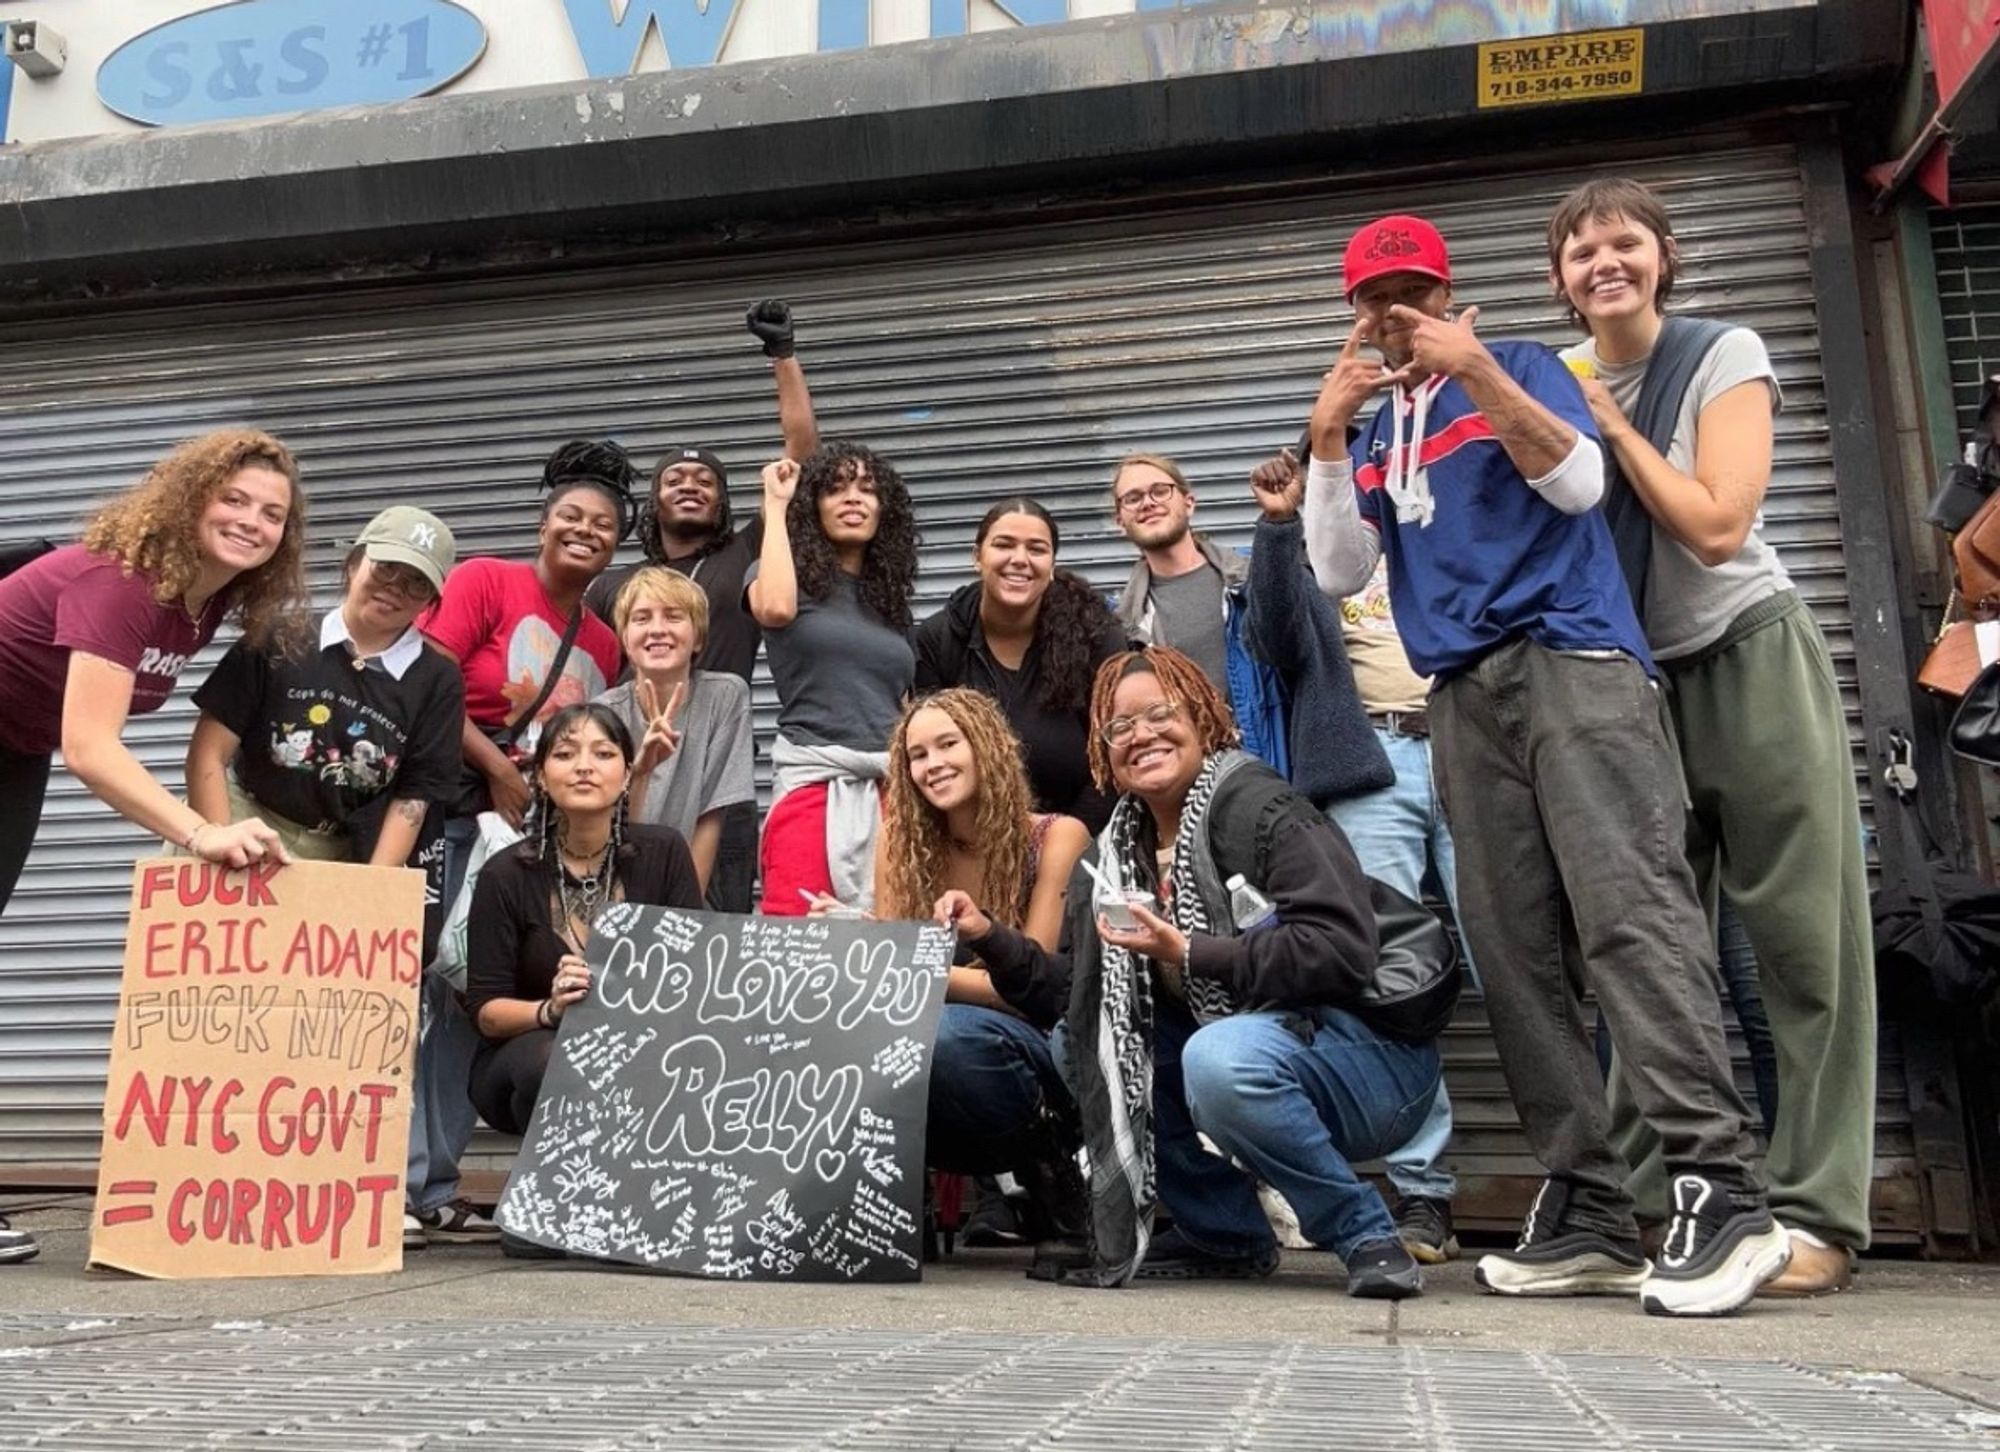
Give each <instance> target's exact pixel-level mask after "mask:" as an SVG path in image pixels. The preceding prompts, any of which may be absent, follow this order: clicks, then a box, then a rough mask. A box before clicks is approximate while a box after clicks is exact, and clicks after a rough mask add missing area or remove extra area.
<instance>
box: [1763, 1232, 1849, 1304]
mask: <svg viewBox="0 0 2000 1452" xmlns="http://www.w3.org/2000/svg"><path fill="white" fill-rule="evenodd" d="M1783 1228H1784V1232H1785V1238H1786V1239H1788V1240H1790V1241H1791V1243H1792V1260H1791V1264H1789V1265H1787V1266H1786V1267H1785V1273H1784V1274H1783V1275H1780V1276H1776V1277H1773V1278H1772V1279H1771V1280H1768V1281H1766V1282H1764V1284H1763V1285H1761V1286H1759V1287H1758V1288H1757V1294H1758V1295H1760V1296H1830V1295H1832V1294H1834V1293H1835V1292H1836V1291H1844V1290H1847V1289H1848V1288H1849V1287H1851V1286H1852V1285H1853V1284H1854V1252H1853V1251H1851V1250H1849V1249H1848V1248H1847V1247H1846V1246H1844V1245H1835V1244H1833V1243H1832V1242H1830V1241H1826V1240H1822V1239H1821V1238H1820V1237H1819V1236H1817V1235H1814V1234H1813V1233H1812V1232H1811V1231H1810V1230H1803V1229H1801V1228H1800V1227H1798V1226H1796V1225H1786V1226H1784V1227H1783Z"/></svg>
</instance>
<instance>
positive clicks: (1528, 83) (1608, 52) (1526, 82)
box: [1479, 26, 1646, 110]
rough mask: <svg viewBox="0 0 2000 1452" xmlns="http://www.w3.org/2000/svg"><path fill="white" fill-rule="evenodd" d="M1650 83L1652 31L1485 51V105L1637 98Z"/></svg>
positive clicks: (1557, 38)
mask: <svg viewBox="0 0 2000 1452" xmlns="http://www.w3.org/2000/svg"><path fill="white" fill-rule="evenodd" d="M1645 81H1646V32H1645V31H1643V30H1640V29H1639V28H1637V27H1636V26H1635V27H1633V28H1632V29H1630V30H1584V31H1578V32H1576V33H1575V34H1573V35H1548V36H1542V37H1540V38H1539V39H1535V40H1497V41H1492V42H1489V43H1488V44H1485V45H1482V46H1480V47H1479V105H1480V108H1481V109H1482V110H1484V109H1486V108H1487V107H1490V106H1537V105H1542V104H1545V103H1547V102H1551V101H1594V100H1597V99H1599V98H1602V97H1606V96H1636V95H1638V94H1639V92H1640V90H1641V88H1643V86H1644V85H1645Z"/></svg>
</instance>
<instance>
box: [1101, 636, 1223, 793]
mask: <svg viewBox="0 0 2000 1452" xmlns="http://www.w3.org/2000/svg"><path fill="white" fill-rule="evenodd" d="M1142 673H1143V674H1145V675H1150V676H1154V677H1157V678H1158V680H1159V682H1160V689H1161V690H1162V691H1164V692H1165V693H1166V695H1167V697H1168V699H1170V700H1172V701H1174V702H1176V703H1178V704H1179V706H1180V708H1181V719H1182V720H1184V721H1186V722H1187V724H1188V728H1189V729H1190V730H1191V731H1193V732H1194V736H1195V740H1197V741H1199V742H1200V743H1201V754H1202V755H1203V756H1213V755H1214V754H1215V753H1216V752H1218V751H1223V750H1226V749H1227V748H1229V747H1231V746H1241V745H1242V744H1243V733H1242V732H1240V731H1238V730H1237V729H1236V717H1235V716H1234V714H1232V713H1231V711H1230V709H1229V702H1227V701H1226V700H1224V699H1223V698H1222V693H1221V692H1220V691H1218V690H1216V688H1215V685H1214V683H1213V682H1211V681H1210V680H1209V678H1208V674H1207V672H1205V671H1204V670H1202V668H1201V667H1200V666H1198V665H1196V664H1195V663H1194V662H1193V661H1191V660H1189V659H1188V658H1187V657H1186V656H1184V655H1182V654H1181V653H1180V652H1179V651H1177V650H1175V649H1173V648H1172V647H1171V646H1165V645H1149V646H1147V647H1146V648H1145V649H1144V650H1128V651H1124V652H1122V653H1120V654H1118V655H1114V656H1112V657H1111V659H1109V660H1107V661H1106V662H1105V663H1104V664H1103V665H1101V666H1099V667H1098V668H1097V680H1096V682H1095V683H1094V684H1093V685H1092V686H1091V690H1090V779H1091V780H1092V781H1093V782H1095V783H1096V784H1097V789H1098V790H1099V791H1101V792H1104V791H1111V790H1113V786H1114V784H1113V782H1112V780H1111V747H1110V745H1109V744H1108V743H1106V741H1105V739H1104V727H1105V725H1106V724H1107V723H1108V722H1109V721H1110V720H1111V718H1112V717H1113V716H1115V715H1117V714H1118V713H1117V711H1116V709H1115V708H1114V707H1113V706H1112V704H1111V698H1112V697H1113V696H1114V695H1116V694H1117V692H1118V683H1119V682H1120V681H1122V680H1124V679H1125V677H1127V676H1136V675H1140V674H1142Z"/></svg>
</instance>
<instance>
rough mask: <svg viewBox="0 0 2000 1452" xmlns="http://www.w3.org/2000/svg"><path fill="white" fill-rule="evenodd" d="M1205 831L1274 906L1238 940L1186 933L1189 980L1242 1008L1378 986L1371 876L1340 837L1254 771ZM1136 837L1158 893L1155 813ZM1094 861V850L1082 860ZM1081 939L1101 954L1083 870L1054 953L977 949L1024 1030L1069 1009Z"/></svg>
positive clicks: (1302, 801) (1020, 945)
mask: <svg viewBox="0 0 2000 1452" xmlns="http://www.w3.org/2000/svg"><path fill="white" fill-rule="evenodd" d="M1208 831H1209V841H1210V844H1211V846H1212V848H1213V850H1214V852H1215V861H1216V870H1217V871H1218V872H1219V873H1220V874H1222V875H1223V876H1224V877H1227V876H1228V875H1229V874H1231V873H1236V872H1241V873H1242V874H1243V875H1244V877H1245V878H1247V879H1248V880H1249V881H1250V884H1251V885H1252V886H1253V887H1256V888H1257V889H1258V890H1259V891H1261V892H1262V893H1263V894H1264V896H1265V897H1266V898H1268V899H1269V900H1270V902H1271V904H1272V906H1273V907H1275V908H1276V909H1277V912H1278V921H1277V922H1276V923H1275V924H1273V925H1272V926H1270V927H1267V928H1262V929H1259V930H1258V931H1256V932H1253V933H1247V934H1241V935H1229V936H1216V935H1213V934H1209V933H1195V934H1193V935H1192V936H1191V937H1190V938H1189V940H1188V961H1187V969H1186V971H1187V974H1188V976H1189V977H1193V978H1209V979H1213V980H1215V981H1216V982H1218V983H1221V984H1223V985H1225V986H1226V987H1227V988H1228V989H1229V991H1230V992H1231V993H1232V994H1233V995H1234V996H1235V998H1236V1001H1237V1002H1238V1004H1239V1005H1241V1006H1242V1007H1243V1008H1244V1009H1245V1010H1248V1009H1252V1008H1263V1007H1277V1008H1298V1007H1306V1006H1310V1005H1315V1004H1331V1005H1333V1006H1335V1007H1343V1008H1352V1007H1353V1005H1354V1002H1355V1000H1356V999H1357V998H1358V997H1359V996H1360V994H1361V993H1362V992H1363V991H1364V990H1365V989H1366V988H1367V987H1368V985H1369V983H1370V982H1371V981H1372V980H1373V977H1374V973H1375V964H1376V957H1377V951H1378V941H1377V937H1376V927H1375V915H1374V910H1373V908H1372V906H1371V901H1370V893H1369V887H1368V878H1367V877H1366V876H1365V875H1364V874H1363V873H1362V871H1361V863H1360V861H1359V860H1358V859H1357V858H1356V857H1355V855H1354V848H1353V847H1352V846H1351V845H1349V843H1348V840H1347V835H1346V833H1344V832H1342V831H1341V830H1340V828H1339V827H1338V826H1336V825H1335V824H1334V823H1333V822H1331V821H1329V820H1328V819H1327V818H1326V817H1325V816H1324V815H1323V814H1322V813H1321V812H1320V810H1319V809H1318V808H1317V807H1315V806H1313V805H1312V803H1311V802H1310V801H1309V800H1307V799H1306V798H1305V797H1303V796H1301V795H1299V794H1298V793H1296V792H1294V791H1292V790H1291V789H1290V788H1289V787H1287V786H1286V785H1285V784H1284V782H1283V781H1282V780H1281V779H1279V778H1278V777H1277V776H1276V774H1275V773H1273V772H1271V771H1270V770H1269V769H1268V768H1266V767H1264V766H1262V764H1261V763H1260V764H1259V765H1258V766H1257V767H1255V768H1250V767H1246V768H1244V769H1243V770H1241V771H1238V772H1236V773H1235V774H1234V775H1233V776H1232V777H1231V778H1230V779H1229V780H1227V781H1225V782H1224V783H1223V784H1222V786H1221V787H1219V788H1218V789H1217V790H1216V793H1215V798H1214V800H1213V802H1212V803H1211V804H1210V807H1209V816H1208ZM1266 834H1268V837H1267V835H1266ZM1139 835H1140V843H1139V846H1140V848H1141V851H1140V854H1139V855H1140V859H1141V860H1140V862H1139V863H1138V864H1137V865H1138V867H1139V869H1140V871H1139V873H1138V878H1139V880H1138V883H1137V885H1138V886H1140V887H1144V888H1147V889H1152V890H1155V891H1157V888H1158V886H1159V884H1158V881H1157V880H1156V878H1155V876H1154V874H1153V873H1152V872H1151V871H1150V870H1149V867H1148V865H1149V864H1150V863H1151V862H1152V860H1153V848H1154V846H1155V843H1154V841H1153V837H1152V818H1151V814H1150V813H1145V814H1142V821H1141V829H1140V834H1139ZM1260 839H1263V840H1264V841H1265V843H1266V845H1265V846H1264V847H1263V848H1262V849H1261V850H1260V847H1259V843H1260ZM1096 856H1097V849H1096V848H1095V847H1094V846H1093V847H1092V848H1091V849H1090V851H1088V852H1087V853H1085V860H1087V861H1094V860H1095V858H1096ZM1260 857H1261V858H1262V861H1261V864H1260V862H1259V860H1258V859H1259V858H1260ZM1084 938H1088V939H1089V943H1088V945H1087V946H1088V948H1089V951H1091V952H1093V953H1094V952H1096V951H1097V943H1096V939H1097V926H1096V921H1095V909H1094V907H1093V905H1092V898H1091V883H1090V877H1089V874H1088V873H1087V872H1086V870H1085V869H1084V867H1083V865H1082V864H1081V863H1079V864H1078V865H1077V868H1076V872H1075V875H1074V876H1072V877H1071V879H1070V888H1069V903H1068V906H1067V907H1066V908H1065V910H1064V913H1063V935H1062V942H1061V945H1060V947H1059V949H1058V951H1057V952H1054V953H1050V952H1048V951H1047V950H1045V949H1044V948H1043V947H1042V946H1041V944H1039V943H1037V942H1036V941H1035V940H1034V939H1033V938H1030V937H1029V936H1028V935H1027V934H1026V933H1023V932H1019V931H1017V930H1015V929H1013V928H1007V927H1003V926H1001V925H1000V924H998V923H995V924H994V925H993V930H992V931H991V932H990V933H988V934H987V935H986V936H985V937H983V938H978V939H974V940H972V946H973V948H974V949H975V950H976V951H977V952H978V954H979V958H980V961H981V962H983V963H984V964H985V965H986V971H987V972H988V973H989V974H990V975H992V978H993V987H994V988H995V989H996V990H997V991H998V992H999V994H1000V996H1001V997H1003V998H1005V999H1006V1000H1007V1001H1008V1002H1009V1003H1011V1004H1013V1005H1014V1007H1016V1008H1018V1009H1019V1010H1020V1011H1021V1012H1022V1013H1023V1014H1024V1015H1025V1016H1026V1017H1027V1019H1028V1021H1029V1022H1031V1023H1034V1024H1038V1025H1041V1026H1043V1027H1049V1026H1051V1025H1053V1024H1055V1023H1057V1022H1059V1021H1060V1020H1061V1019H1062V1016H1063V1013H1064V1011H1065V1009H1066V1008H1067V1007H1068V1005H1069V1002H1070V977H1071V967H1072V963H1071V957H1072V955H1073V954H1075V953H1077V952H1078V951H1080V950H1081V949H1082V948H1083V947H1084V946H1085V945H1084V944H1083V943H1082V942H1081V941H1080V940H1081V939H1084Z"/></svg>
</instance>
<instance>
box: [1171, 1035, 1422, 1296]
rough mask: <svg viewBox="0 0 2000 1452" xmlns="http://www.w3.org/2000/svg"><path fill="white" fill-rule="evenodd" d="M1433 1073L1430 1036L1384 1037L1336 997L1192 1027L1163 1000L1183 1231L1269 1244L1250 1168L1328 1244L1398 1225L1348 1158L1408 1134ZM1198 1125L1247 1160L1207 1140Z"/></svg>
mask: <svg viewBox="0 0 2000 1452" xmlns="http://www.w3.org/2000/svg"><path fill="white" fill-rule="evenodd" d="M1295 1026H1296V1027H1295ZM1301 1030H1303V1031H1304V1032H1309V1033H1310V1034H1311V1038H1310V1040H1307V1039H1306V1038H1305V1037H1303V1036H1302V1032H1301ZM1437 1084H1438V1057H1437V1050H1436V1048H1435V1047H1433V1046H1431V1045H1428V1044H1426V1045H1422V1046H1419V1045H1416V1044H1405V1043H1398V1042H1396V1041H1394V1040H1392V1039H1384V1038H1382V1037H1381V1036H1380V1035H1378V1034H1377V1033H1376V1032H1375V1031H1374V1030H1373V1029H1371V1028H1369V1027H1368V1026H1367V1025H1365V1024H1363V1023H1362V1022H1361V1021H1360V1020H1359V1019H1357V1018H1355V1017H1354V1016H1353V1015H1352V1014H1348V1013H1343V1012H1342V1011H1341V1010H1339V1009H1334V1008H1320V1009H1314V1010H1309V1011H1304V1012H1299V1013H1284V1012H1276V1011H1270V1012H1262V1013H1240V1014H1235V1015H1232V1016H1231V1017H1229V1018H1225V1019H1218V1020H1217V1021H1216V1022H1214V1023H1210V1024H1205V1025H1203V1026H1202V1027H1200V1028H1196V1027H1195V1024H1194V1021H1193V1019H1191V1018H1190V1017H1189V1016H1188V1015H1187V1013H1186V1012H1185V1010H1182V1009H1181V1008H1179V1007H1178V1006H1177V1005H1171V1004H1166V1003H1161V1004H1159V1005H1158V1011H1157V1014H1156V1017H1155V1019H1154V1024H1153V1140H1154V1147H1155V1154H1156V1156H1157V1161H1158V1170H1159V1187H1160V1198H1161V1199H1162V1200H1164V1201H1165V1202H1166V1205H1167V1208H1168V1209H1169V1210H1171V1211H1172V1212H1173V1216H1174V1223H1175V1225H1176V1226H1178V1227H1179V1228H1180V1230H1181V1232H1182V1234H1184V1235H1185V1236H1186V1237H1187V1238H1188V1239H1189V1240H1190V1241H1192V1242H1193V1243H1194V1244H1195V1245H1197V1246H1199V1247H1201V1248H1202V1249H1204V1250H1208V1251H1211V1252H1213V1253H1216V1254H1219V1255H1240V1254H1245V1253H1250V1252H1255V1251H1259V1250H1262V1249H1263V1248H1265V1247H1267V1246H1269V1245H1270V1244H1271V1241H1272V1236H1271V1226H1270V1222H1269V1221H1268V1220H1267V1219H1266V1218H1265V1216H1264V1210H1263V1207H1262V1206H1261V1205H1260V1204H1259V1203H1258V1201H1257V1191H1256V1186H1255V1185H1254V1183H1253V1182H1252V1180H1251V1178H1250V1176H1252V1175H1254V1176H1255V1177H1256V1178H1257V1179H1259V1180H1262V1181H1263V1182H1264V1183H1266V1184H1268V1185H1270V1186H1271V1187H1272V1188H1273V1189H1274V1190H1276V1191H1278V1193H1279V1194H1281V1195H1283V1196H1284V1197H1285V1199H1286V1200H1288V1201H1289V1202H1290V1203H1291V1206H1292V1208H1293V1210H1295V1211H1297V1212H1298V1217H1299V1228H1300V1229H1301V1230H1302V1231H1303V1232H1304V1233H1305V1235H1306V1237H1307V1238H1308V1239H1309V1240H1311V1241H1312V1242H1313V1243H1314V1244H1315V1245H1318V1246H1321V1247H1323V1248H1325V1249H1327V1250H1331V1251H1332V1252H1334V1254H1336V1255H1339V1256H1341V1257H1343V1258H1345V1257H1346V1256H1348V1255H1350V1254H1352V1253H1353V1251H1354V1249H1355V1248H1356V1247H1357V1246H1360V1245H1363V1244H1365V1243H1366V1242H1368V1241H1371V1240H1383V1239H1393V1238H1394V1237H1395V1234H1396V1227H1395V1222H1394V1221H1392V1220H1391V1219H1390V1218H1389V1209H1388V1207H1387V1206H1386V1205H1384V1204H1383V1203H1382V1197H1381V1196H1380V1195H1378V1194H1377V1193H1376V1192H1375V1190H1374V1187H1373V1186H1371V1185H1369V1184H1368V1183H1367V1182H1365V1181H1364V1180H1362V1179H1361V1178H1360V1177H1359V1176H1358V1175H1356V1174H1355V1172H1354V1166H1353V1163H1352V1162H1353V1161H1355V1160H1364V1159H1370V1158H1372V1157H1374V1156H1376V1155H1379V1154H1381V1153H1382V1152H1383V1151H1384V1150H1386V1149H1389V1148H1391V1147H1392V1146H1395V1145H1398V1144H1401V1143H1403V1141H1404V1140H1406V1139H1408V1138H1409V1136H1410V1135H1411V1134H1412V1133H1413V1132H1414V1131H1415V1130H1416V1128H1417V1126H1418V1125H1419V1124H1421V1123H1422V1122H1423V1119H1424V1116H1425V1115H1426V1114H1427V1113H1428V1112H1429V1110H1430V1105H1431V1101H1432V1099H1433V1098H1434V1097H1435V1095H1436V1093H1437ZM1197 1131H1199V1132H1200V1133H1201V1134H1206V1135H1207V1136H1208V1137H1209V1138H1210V1139H1211V1140H1213V1141H1214V1142H1215V1143H1216V1145H1217V1146H1218V1147H1219V1148H1220V1149H1221V1150H1222V1152H1223V1154H1225V1155H1228V1156H1230V1157H1231V1158H1232V1159H1234V1160H1235V1161H1237V1162H1238V1163H1240V1164H1241V1165H1243V1166H1244V1167H1245V1168H1246V1169H1248V1171H1249V1174H1248V1175H1246V1174H1245V1173H1244V1172H1243V1170H1241V1169H1238V1168H1237V1167H1236V1165H1233V1164H1231V1163H1229V1161H1228V1160H1224V1159H1222V1158H1220V1157H1219V1156H1216V1155H1213V1154H1210V1153H1209V1152H1208V1151H1207V1150H1205V1149H1203V1148H1202V1145H1201V1141H1200V1139H1199V1138H1198V1137H1197Z"/></svg>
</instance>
